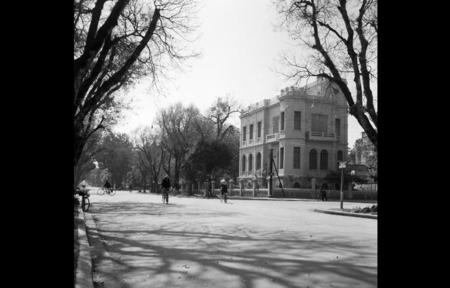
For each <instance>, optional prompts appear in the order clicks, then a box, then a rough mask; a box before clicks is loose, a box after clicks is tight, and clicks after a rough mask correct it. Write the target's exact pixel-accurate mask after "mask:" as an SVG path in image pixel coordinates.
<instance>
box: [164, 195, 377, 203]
mask: <svg viewBox="0 0 450 288" xmlns="http://www.w3.org/2000/svg"><path fill="white" fill-rule="evenodd" d="M172 197H187V198H202V199H206V198H205V196H203V195H200V194H194V195H191V196H189V195H183V194H178V195H173V196H172ZM211 199H214V198H211ZM228 199H232V200H233V199H235V200H263V201H310V202H315V201H318V202H321V200H320V199H312V198H278V197H259V196H256V197H252V196H236V195H233V196H228ZM328 202H340V200H339V199H332V200H328ZM344 202H348V203H378V201H377V200H345V201H344Z"/></svg>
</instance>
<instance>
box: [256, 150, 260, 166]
mask: <svg viewBox="0 0 450 288" xmlns="http://www.w3.org/2000/svg"><path fill="white" fill-rule="evenodd" d="M259 169H261V153H260V152H258V154H256V170H259Z"/></svg>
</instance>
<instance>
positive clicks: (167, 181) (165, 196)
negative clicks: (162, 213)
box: [161, 175, 170, 204]
mask: <svg viewBox="0 0 450 288" xmlns="http://www.w3.org/2000/svg"><path fill="white" fill-rule="evenodd" d="M161 186H162V197H163V203H166V204H169V189H170V179H169V176H168V175H166V176H165V177H164V179H163V180H162V182H161Z"/></svg>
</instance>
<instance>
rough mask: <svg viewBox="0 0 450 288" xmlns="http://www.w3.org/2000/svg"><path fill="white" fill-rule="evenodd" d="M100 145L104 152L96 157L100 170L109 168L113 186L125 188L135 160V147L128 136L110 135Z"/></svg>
mask: <svg viewBox="0 0 450 288" xmlns="http://www.w3.org/2000/svg"><path fill="white" fill-rule="evenodd" d="M100 145H101V147H102V148H103V150H102V152H101V153H99V154H98V155H97V156H96V160H97V161H98V162H99V166H100V168H102V169H104V168H107V169H108V171H109V172H110V173H111V182H112V183H111V184H112V185H116V186H117V187H120V188H121V187H123V185H124V184H125V182H126V181H125V180H126V175H127V173H128V172H129V171H131V166H132V160H133V145H132V143H131V141H130V139H129V137H128V135H127V134H114V133H109V134H107V135H106V136H105V138H104V139H103V141H102V143H101V144H100Z"/></svg>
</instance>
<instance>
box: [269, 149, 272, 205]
mask: <svg viewBox="0 0 450 288" xmlns="http://www.w3.org/2000/svg"><path fill="white" fill-rule="evenodd" d="M269 158H270V159H269V163H270V164H269V197H272V195H273V193H272V191H273V190H272V189H273V187H272V158H273V149H270V153H269Z"/></svg>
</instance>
